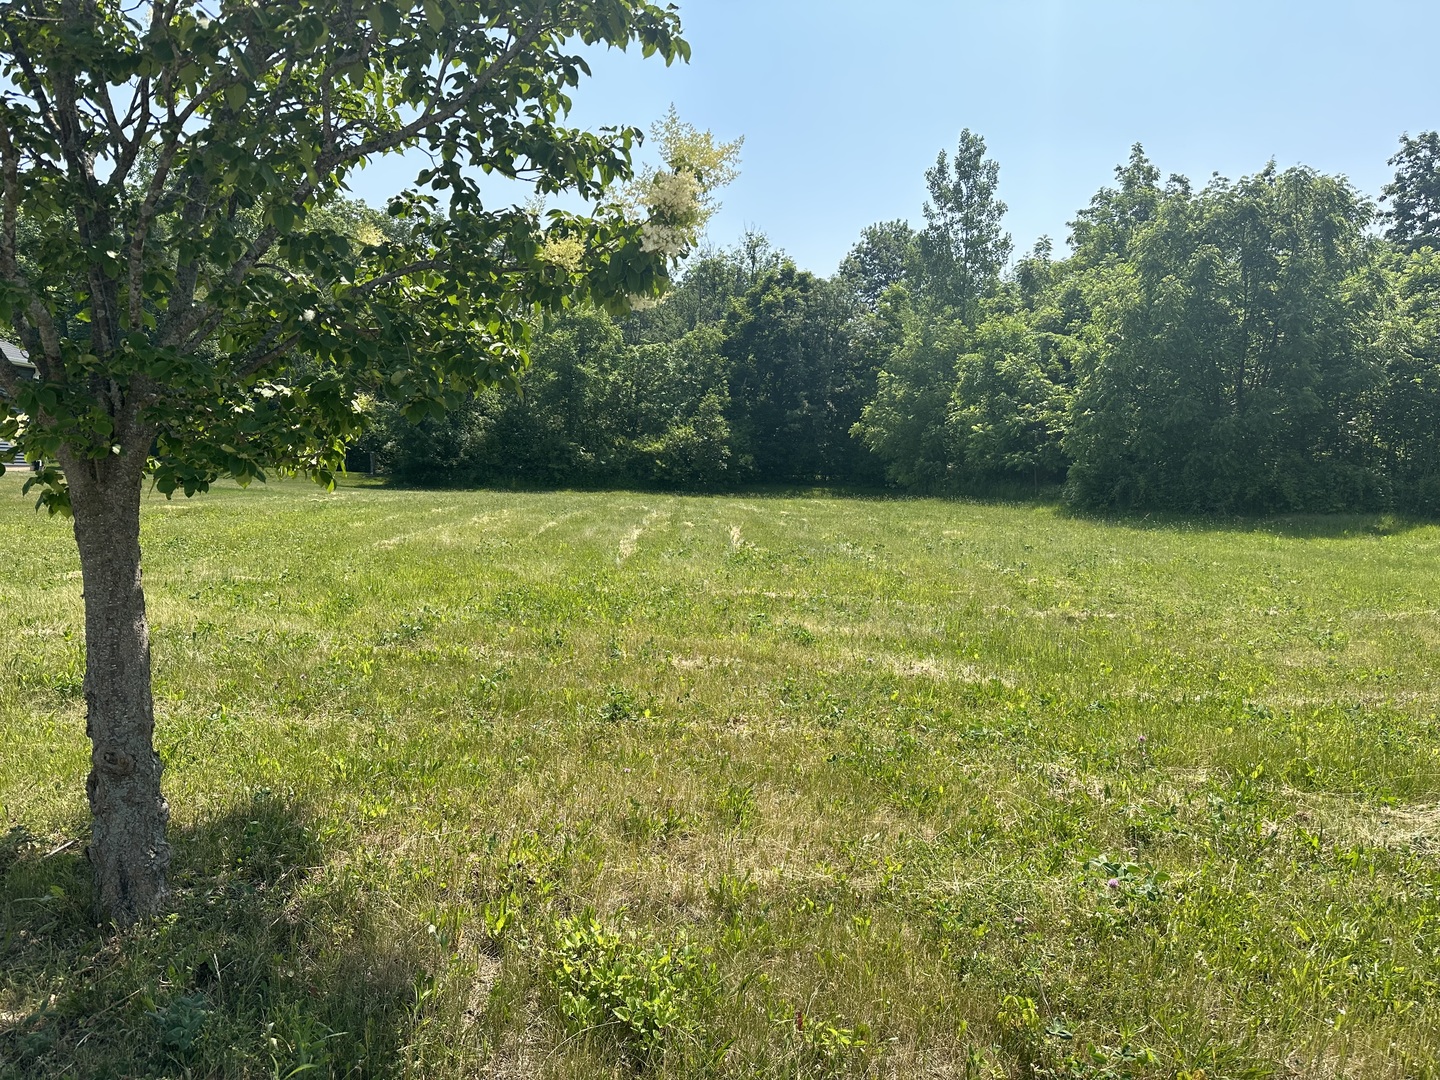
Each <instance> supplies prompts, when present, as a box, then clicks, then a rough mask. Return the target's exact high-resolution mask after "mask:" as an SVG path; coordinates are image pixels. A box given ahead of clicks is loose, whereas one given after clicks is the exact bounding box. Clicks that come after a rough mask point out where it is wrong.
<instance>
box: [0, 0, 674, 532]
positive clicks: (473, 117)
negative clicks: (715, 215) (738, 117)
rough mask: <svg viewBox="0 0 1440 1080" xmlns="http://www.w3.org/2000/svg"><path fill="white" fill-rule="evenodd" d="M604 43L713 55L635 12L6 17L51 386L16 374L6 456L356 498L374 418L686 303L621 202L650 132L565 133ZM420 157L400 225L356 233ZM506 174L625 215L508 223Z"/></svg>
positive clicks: (37, 358) (394, 208)
mask: <svg viewBox="0 0 1440 1080" xmlns="http://www.w3.org/2000/svg"><path fill="white" fill-rule="evenodd" d="M601 42H608V43H612V44H615V45H619V46H621V47H624V46H626V45H628V44H632V43H633V44H636V45H638V47H639V48H640V49H641V51H643V52H644V53H645V54H646V55H651V54H658V55H660V56H662V57H663V58H664V59H665V60H666V61H667V62H669V61H671V60H673V59H676V58H682V59H683V58H686V57H687V56H688V53H689V49H688V46H687V45H686V43H685V42H684V41H683V40H682V39H681V38H680V37H679V25H678V21H677V17H676V14H675V12H674V10H673V8H661V7H657V6H655V5H651V4H646V3H639V2H635V0H573V2H564V3H558V2H551V0H521V2H518V3H516V2H507V3H498V2H490V0H424V2H423V3H417V4H404V3H400V4H394V3H388V2H379V3H369V4H365V3H352V2H349V0H306V2H299V3H287V4H284V5H273V4H248V3H247V4H227V5H223V6H221V7H220V8H219V9H218V11H214V12H212V11H210V10H209V9H207V8H206V7H204V6H202V5H198V4H191V3H184V2H181V0H168V2H164V3H155V4H148V5H125V4H121V3H118V2H115V0H62V2H60V3H58V4H57V3H54V2H52V0H4V2H0V64H3V71H4V76H5V79H6V88H5V89H4V90H3V91H0V113H3V116H0V166H3V168H0V187H3V192H0V210H3V218H0V320H3V321H4V322H5V323H8V324H9V325H10V327H11V328H12V329H13V331H14V332H15V333H16V334H17V335H18V336H19V337H20V339H21V340H22V342H23V344H24V346H25V348H26V350H27V352H28V353H29V355H30V357H31V358H32V360H33V361H34V363H35V366H36V369H37V375H38V378H37V379H35V380H34V381H26V380H21V379H17V378H16V376H15V373H13V372H11V371H10V370H9V369H8V368H6V369H5V370H0V391H3V393H4V396H5V399H6V403H7V405H8V412H6V413H5V415H3V416H0V437H3V438H10V439H17V440H18V441H19V442H20V443H21V445H22V448H23V449H24V451H25V452H26V453H27V455H29V456H36V457H42V458H46V459H53V458H55V457H56V454H57V451H58V450H59V448H60V447H61V446H62V445H65V446H68V447H70V448H72V449H74V450H76V451H77V452H78V453H80V454H81V456H82V457H84V458H86V459H89V460H97V461H98V460H101V459H105V458H110V457H121V456H124V457H128V458H135V457H138V458H141V459H148V460H146V462H145V466H144V467H148V469H149V470H150V471H151V472H152V473H153V475H154V476H155V479H156V482H157V484H158V486H159V487H160V488H161V490H163V491H166V492H170V491H175V490H184V491H186V492H193V491H196V490H203V489H204V488H205V487H206V486H207V485H208V484H209V483H210V482H211V481H212V480H214V479H216V478H217V477H219V476H222V475H231V476H234V477H237V478H239V479H240V480H242V481H244V480H249V479H252V478H256V477H263V476H264V474H265V470H266V469H267V468H271V467H278V468H281V469H286V470H298V471H301V472H305V473H309V474H312V475H316V476H317V477H319V478H321V479H326V478H328V476H329V474H330V472H331V470H332V469H333V468H335V466H336V465H337V463H338V461H339V460H340V455H341V453H342V448H343V444H344V440H345V439H347V438H348V437H351V436H353V435H354V434H355V433H356V432H357V431H358V430H359V429H360V428H361V427H362V426H363V424H364V423H365V417H364V410H363V405H364V402H365V401H366V400H367V395H376V396H385V397H390V398H393V399H395V400H397V401H398V402H399V403H400V404H401V405H402V406H403V407H404V409H405V411H406V412H407V413H408V414H410V415H412V416H416V417H418V416H422V415H428V414H438V412H440V411H442V410H443V409H444V408H446V407H449V406H453V405H455V404H457V403H458V402H459V401H461V400H463V399H464V398H466V397H468V396H470V395H471V394H473V392H474V391H475V390H476V389H477V388H478V387H479V386H482V385H486V384H490V383H494V382H497V381H505V380H509V379H513V378H514V377H515V375H516V373H517V372H518V370H519V369H520V367H521V366H522V364H523V362H524V348H525V343H526V338H527V334H528V329H527V327H528V322H527V320H528V319H529V317H530V316H531V314H532V313H533V312H534V311H535V310H536V309H537V308H540V309H556V308H559V307H562V306H564V305H566V304H568V303H570V302H572V301H573V300H574V299H575V298H577V297H578V298H587V297H588V298H590V299H593V300H596V301H600V302H604V303H607V304H613V303H615V302H616V301H617V298H619V299H621V300H623V298H624V297H626V296H647V295H654V294H656V293H658V292H659V290H660V289H661V288H662V287H663V285H664V281H665V274H666V271H667V265H666V259H665V253H664V252H661V251H657V250H655V249H654V245H653V244H647V243H645V232H646V228H647V223H645V222H643V221H639V220H635V218H634V216H633V215H630V214H627V213H626V212H625V208H624V207H623V206H622V205H621V203H620V201H619V200H616V199H612V198H611V195H610V192H611V191H612V186H613V185H616V184H618V183H624V182H625V181H627V180H628V179H629V178H630V176H631V164H630V154H631V151H632V149H633V148H634V146H635V144H636V141H637V139H638V138H639V132H637V131H636V130H634V129H631V128H621V129H612V130H606V131H602V132H600V133H591V132H586V131H581V130H577V129H574V128H570V127H567V126H566V125H565V122H564V121H565V117H566V114H567V112H568V110H569V107H570V97H569V93H570V91H571V90H572V89H573V88H574V87H576V86H577V85H578V83H579V81H580V80H581V78H582V77H583V76H585V75H586V74H588V69H587V67H586V64H585V61H584V59H583V58H582V57H580V56H578V55H576V54H575V52H574V49H575V48H576V47H578V45H579V44H580V43H587V44H594V43H601ZM417 148H418V149H422V150H423V151H425V152H426V153H428V155H429V164H428V166H427V167H426V168H425V169H424V170H423V171H422V172H420V174H419V175H418V177H417V178H416V185H415V186H414V187H413V188H412V189H411V190H408V191H406V192H405V193H403V194H402V195H400V196H398V197H396V198H395V199H394V200H392V202H391V203H390V205H389V207H388V213H389V215H390V216H391V218H392V219H393V221H392V222H390V223H381V224H380V225H379V226H377V225H376V224H375V223H373V222H371V223H367V224H366V227H365V228H359V229H357V228H355V227H353V225H354V223H353V222H349V223H347V222H345V221H341V220H337V218H336V215H334V214H329V215H327V214H326V212H325V211H326V210H327V209H329V208H332V207H336V206H337V205H341V206H343V205H344V203H343V195H344V192H345V190H346V182H347V179H348V178H349V177H350V176H351V175H352V174H353V173H354V171H355V170H356V169H360V168H363V167H365V166H366V165H367V164H368V163H370V162H373V161H375V160H376V159H377V158H380V157H382V156H385V155H390V154H400V153H404V152H406V151H411V150H416V149H417ZM485 173H495V174H499V175H502V176H506V177H511V178H515V179H519V180H522V181H525V182H527V183H530V184H533V186H534V188H535V189H536V191H537V192H539V193H541V194H549V193H554V192H559V191H562V190H563V191H573V192H575V193H577V194H578V195H580V196H581V197H582V198H584V199H586V200H587V201H588V202H590V203H591V204H592V205H593V206H594V207H595V210H594V212H593V213H591V214H588V215H584V216H581V215H576V214H570V213H564V212H560V211H551V212H549V213H548V214H545V215H543V216H542V215H540V214H538V213H536V212H534V211H533V210H529V209H526V208H520V207H512V206H503V207H499V208H491V207H489V206H487V205H486V202H485V199H484V198H483V197H482V190H481V186H480V181H479V176H480V175H481V174H485ZM655 216H656V218H657V219H658V223H659V225H661V226H664V225H667V224H668V223H669V222H668V220H667V219H665V218H664V215H663V213H657V214H656V215H655ZM655 227H656V225H655V224H651V225H650V226H649V228H650V229H651V231H652V233H653V231H654V229H655ZM556 250H563V251H565V252H567V253H568V254H567V255H566V256H565V257H564V258H545V257H542V255H543V254H544V253H545V252H547V251H549V252H554V251H556ZM0 367H3V365H0ZM41 483H42V484H43V485H44V486H45V487H46V489H47V490H46V491H45V492H44V494H43V496H42V497H43V498H44V500H45V501H47V502H48V503H49V504H50V505H51V507H52V508H64V507H65V505H66V504H67V499H68V494H67V489H66V481H65V480H64V478H63V477H62V476H61V475H60V473H59V472H58V471H53V470H52V471H50V472H48V473H46V474H44V475H43V476H42V478H41Z"/></svg>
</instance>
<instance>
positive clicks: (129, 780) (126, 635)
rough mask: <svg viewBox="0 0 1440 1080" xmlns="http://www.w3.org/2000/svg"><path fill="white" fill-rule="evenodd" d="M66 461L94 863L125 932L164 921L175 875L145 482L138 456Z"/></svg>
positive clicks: (110, 912)
mask: <svg viewBox="0 0 1440 1080" xmlns="http://www.w3.org/2000/svg"><path fill="white" fill-rule="evenodd" d="M60 457H61V464H62V465H63V466H64V468H65V474H66V479H67V481H68V483H69V487H70V502H71V508H72V510H73V512H74V515H75V542H76V544H77V546H78V547H79V549H80V573H81V579H82V581H83V585H84V590H85V593H84V597H85V707H86V723H85V729H86V734H87V735H89V737H90V743H91V753H90V778H89V780H88V781H87V783H86V792H87V794H88V795H89V798H90V812H91V814H92V815H93V817H94V821H93V824H92V830H91V839H90V862H91V864H92V866H93V868H94V873H95V888H96V902H97V905H98V908H99V912H100V914H101V917H102V918H109V919H112V920H113V921H114V922H116V923H118V924H120V925H122V926H124V925H128V924H130V923H133V922H135V921H137V920H139V919H143V918H146V917H147V916H150V915H154V914H157V913H158V912H159V911H160V909H161V905H162V904H163V903H164V899H165V893H166V872H167V870H168V869H169V866H170V845H169V844H168V843H166V841H165V824H166V822H167V821H168V820H169V818H170V807H169V805H168V804H167V803H166V801H165V796H164V795H163V794H162V793H161V791H160V773H161V770H162V766H161V763H160V755H159V754H157V753H156V752H155V744H154V733H155V709H154V702H153V699H152V697H151V691H150V629H149V625H148V624H147V623H146V620H145V593H144V590H143V588H142V587H141V581H140V480H141V476H140V470H139V468H137V467H135V465H134V462H133V460H126V459H127V458H131V457H132V455H124V456H121V455H116V456H115V457H111V458H108V459H106V460H102V461H93V460H85V459H83V458H77V457H76V456H74V455H72V454H68V453H66V452H65V451H63V450H62V452H61V455H60Z"/></svg>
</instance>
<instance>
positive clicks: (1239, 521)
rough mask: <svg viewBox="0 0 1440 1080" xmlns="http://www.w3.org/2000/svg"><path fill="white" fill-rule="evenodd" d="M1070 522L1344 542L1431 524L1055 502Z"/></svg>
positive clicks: (1378, 517) (1395, 517)
mask: <svg viewBox="0 0 1440 1080" xmlns="http://www.w3.org/2000/svg"><path fill="white" fill-rule="evenodd" d="M1059 508H1060V510H1061V512H1062V513H1063V514H1064V515H1065V516H1067V517H1069V518H1072V519H1074V520H1076V521H1088V522H1091V523H1093V524H1096V525H1109V526H1114V527H1116V528H1121V529H1135V530H1142V531H1147V530H1148V531H1155V532H1171V533H1226V534H1244V535H1252V536H1276V537H1281V538H1283V539H1286V540H1346V539H1354V538H1357V537H1366V536H1373V537H1380V536H1403V535H1404V534H1406V533H1409V532H1413V531H1414V530H1416V529H1421V528H1424V527H1426V526H1428V525H1433V524H1435V523H1434V522H1433V521H1428V520H1425V519H1424V518H1414V517H1408V516H1404V515H1400V514H1393V513H1389V512H1383V511H1372V512H1369V513H1352V514H1276V515H1272V516H1261V515H1255V516H1244V515H1234V516H1230V515H1224V516H1222V515H1200V514H1180V513H1169V512H1160V511H1154V512H1144V511H1134V512H1131V513H1120V512H1116V511H1108V512H1101V511H1089V510H1080V509H1075V508H1072V507H1068V506H1065V505H1064V504H1059Z"/></svg>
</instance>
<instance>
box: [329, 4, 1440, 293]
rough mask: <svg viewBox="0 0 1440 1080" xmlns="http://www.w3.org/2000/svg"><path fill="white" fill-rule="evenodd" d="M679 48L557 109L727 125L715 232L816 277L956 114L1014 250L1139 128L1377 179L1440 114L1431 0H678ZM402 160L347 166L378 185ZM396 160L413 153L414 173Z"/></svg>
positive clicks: (1088, 184)
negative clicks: (668, 59) (1003, 208)
mask: <svg viewBox="0 0 1440 1080" xmlns="http://www.w3.org/2000/svg"><path fill="white" fill-rule="evenodd" d="M679 6H680V13H681V18H682V19H683V21H684V24H685V36H686V38H687V39H688V40H689V41H690V43H691V45H692V47H693V49H694V57H693V59H692V61H691V63H690V64H689V65H678V64H677V65H675V66H673V67H670V68H668V69H667V68H666V67H665V66H664V64H663V63H662V62H659V61H655V60H651V61H644V60H642V59H641V58H640V57H639V55H638V53H636V54H620V53H615V52H611V53H608V54H604V55H599V56H596V57H593V58H592V63H593V66H594V69H595V77H594V79H592V80H590V81H589V82H587V83H586V84H584V85H582V87H581V88H580V90H579V91H578V92H577V93H576V95H575V99H576V108H575V112H574V113H573V114H572V119H573V120H574V122H576V123H580V124H586V125H595V124H603V123H631V124H636V125H638V126H642V127H645V126H648V125H649V123H650V122H651V121H653V120H654V119H656V118H657V117H658V116H660V115H661V114H662V113H663V112H664V111H665V109H666V108H667V107H668V105H669V104H670V103H671V102H672V101H673V102H674V103H675V105H676V107H677V108H678V110H679V112H680V116H681V118H682V119H684V120H687V121H689V122H690V123H692V124H694V125H696V126H697V127H701V128H709V129H710V130H712V131H713V132H714V133H715V134H716V135H717V136H718V137H721V138H732V137H734V136H736V135H744V136H745V150H744V155H743V161H742V174H741V177H740V179H739V180H738V181H737V182H736V183H735V185H734V186H733V187H731V188H730V189H729V190H727V191H726V192H725V193H724V194H723V195H722V200H723V202H724V208H723V210H722V211H721V213H720V214H719V215H718V216H717V217H716V218H715V219H714V220H713V221H712V222H711V226H710V237H711V239H712V240H713V241H715V242H717V243H721V244H728V243H732V242H733V241H735V240H736V239H738V237H739V236H740V235H741V233H742V232H743V231H744V230H745V229H747V228H755V229H758V230H760V231H763V232H765V233H766V234H767V235H768V236H769V237H770V238H771V240H772V242H773V243H775V244H776V245H777V246H778V247H781V248H784V249H785V250H786V251H788V252H789V253H790V254H791V255H792V256H793V257H794V258H795V260H796V261H797V262H798V263H799V264H800V265H801V266H802V267H805V268H807V269H811V270H814V271H816V272H817V273H821V274H829V273H831V272H832V271H833V270H834V269H835V267H836V265H837V264H838V263H839V261H840V259H841V258H842V257H843V256H844V254H845V252H846V251H847V250H849V248H850V246H851V245H852V244H853V243H854V242H855V240H856V238H857V237H858V236H859V233H860V230H861V229H862V228H863V227H864V226H865V225H867V224H869V223H871V222H875V221H882V220H888V219H890V218H908V219H910V220H911V221H913V222H917V223H918V222H920V220H921V213H920V210H921V205H922V203H923V202H924V199H925V185H924V172H925V169H926V168H927V167H929V165H930V164H932V163H933V161H934V159H935V155H936V153H937V152H938V151H939V150H940V149H941V148H942V147H943V148H946V149H953V147H954V144H955V141H956V137H957V136H958V134H959V132H960V129H961V128H965V127H968V128H970V129H971V130H972V131H976V132H978V133H979V134H981V135H982V136H984V138H985V141H986V143H987V145H988V146H989V149H990V154H991V156H992V157H994V158H995V159H996V160H997V161H998V162H999V163H1000V184H1001V197H1002V198H1004V200H1005V201H1006V202H1007V203H1008V204H1009V207H1010V213H1009V215H1008V217H1007V219H1006V227H1007V228H1008V229H1009V230H1010V231H1011V232H1012V233H1013V234H1014V237H1015V242H1016V246H1017V248H1018V249H1020V250H1024V249H1027V248H1029V247H1030V245H1031V244H1033V242H1034V241H1035V239H1036V238H1037V237H1038V236H1040V235H1041V234H1049V235H1050V236H1052V237H1053V238H1054V239H1055V240H1056V242H1057V247H1059V246H1060V245H1062V244H1063V241H1064V238H1065V236H1066V232H1067V230H1066V226H1065V223H1066V222H1067V221H1069V220H1071V218H1073V216H1074V213H1075V211H1076V210H1077V209H1079V208H1080V207H1082V206H1084V205H1085V204H1086V203H1087V202H1088V201H1089V198H1090V196H1091V195H1092V194H1093V193H1094V192H1095V191H1096V189H1097V188H1099V187H1100V186H1101V185H1102V184H1105V183H1107V182H1108V181H1109V180H1110V178H1111V176H1112V172H1113V169H1114V167H1115V165H1117V164H1118V163H1119V162H1121V161H1123V160H1124V159H1125V157H1126V156H1127V154H1128V152H1129V148H1130V145H1131V144H1132V143H1134V142H1136V141H1139V142H1142V143H1144V145H1145V149H1146V151H1147V152H1148V153H1149V155H1150V157H1151V158H1152V160H1153V161H1154V162H1155V164H1156V165H1157V166H1158V167H1159V168H1160V169H1161V171H1162V172H1164V173H1166V174H1169V173H1172V172H1178V173H1184V174H1185V175H1187V176H1189V177H1190V178H1191V179H1192V180H1193V181H1196V182H1197V183H1203V182H1204V181H1205V180H1207V179H1208V178H1209V177H1210V175H1211V174H1212V173H1213V172H1219V173H1221V174H1222V175H1226V176H1231V177H1235V176H1240V175H1243V174H1246V173H1251V172H1254V171H1256V170H1257V169H1260V168H1262V167H1263V166H1264V165H1265V163H1266V162H1267V161H1268V160H1270V159H1271V158H1272V157H1273V158H1274V159H1275V160H1276V161H1277V162H1278V163H1279V164H1280V165H1281V166H1286V165H1293V164H1298V163H1303V164H1306V165H1310V166H1313V167H1315V168H1317V169H1320V170H1323V171H1325V172H1335V173H1343V174H1345V175H1347V176H1349V177H1350V179H1351V181H1352V182H1353V183H1354V184H1355V185H1356V186H1357V187H1359V188H1360V189H1361V190H1362V191H1365V192H1367V193H1369V194H1372V195H1378V193H1379V190H1380V187H1381V185H1382V184H1384V183H1385V182H1386V181H1387V180H1388V179H1389V177H1390V175H1391V172H1392V170H1391V169H1390V168H1389V167H1388V166H1387V165H1386V164H1385V161H1386V159H1387V158H1389V157H1390V156H1391V155H1392V154H1393V153H1394V152H1395V148H1396V146H1397V143H1398V139H1399V136H1400V133H1401V132H1402V131H1410V132H1411V133H1416V132H1419V131H1422V130H1428V129H1432V128H1437V127H1440V76H1437V69H1436V67H1435V63H1434V45H1435V42H1436V41H1440V0H1368V2H1365V3H1360V2H1351V0H1309V2H1300V0H1248V2H1237V0H1144V2H1140V0H1083V2H1082V0H991V2H987V3H976V2H956V0H950V2H946V0H890V2H889V3H881V2H877V0H866V2H859V0H827V2H821V0H768V2H767V0H680V5H679ZM403 171H404V170H403V167H401V166H400V163H396V164H395V165H394V166H391V165H384V166H377V167H373V168H371V169H370V170H368V171H367V172H366V173H365V174H362V175H361V176H360V177H357V178H356V179H357V182H356V184H355V190H356V193H357V194H359V195H362V196H363V197H365V198H367V199H370V200H371V201H372V202H377V203H378V202H381V201H383V199H384V198H385V197H386V196H387V195H389V194H390V193H391V192H392V191H393V190H394V189H395V188H396V187H398V186H399V185H400V184H401V183H402V182H403V180H404V179H406V176H404V175H402V173H403ZM411 171H413V170H411Z"/></svg>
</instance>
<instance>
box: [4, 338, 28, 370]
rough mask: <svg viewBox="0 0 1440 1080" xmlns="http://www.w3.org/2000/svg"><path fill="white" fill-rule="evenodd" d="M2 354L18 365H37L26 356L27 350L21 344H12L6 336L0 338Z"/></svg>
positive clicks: (26, 366)
mask: <svg viewBox="0 0 1440 1080" xmlns="http://www.w3.org/2000/svg"><path fill="white" fill-rule="evenodd" d="M0 356H4V357H5V359H6V360H9V361H10V363H12V364H14V365H15V366H16V367H25V368H33V367H34V366H35V365H34V364H32V363H30V361H29V360H27V359H26V358H25V350H24V349H22V348H20V346H19V345H12V344H11V343H10V342H8V341H6V340H5V339H4V338H0Z"/></svg>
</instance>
